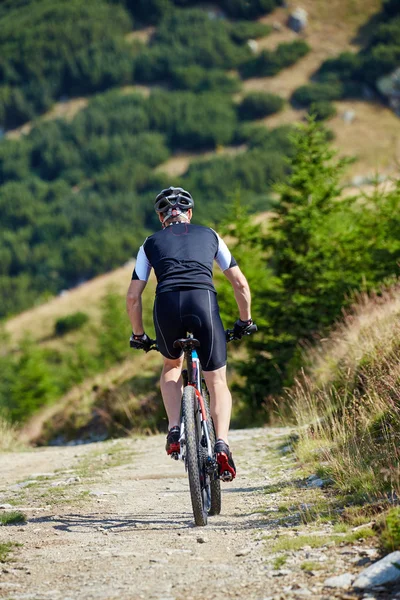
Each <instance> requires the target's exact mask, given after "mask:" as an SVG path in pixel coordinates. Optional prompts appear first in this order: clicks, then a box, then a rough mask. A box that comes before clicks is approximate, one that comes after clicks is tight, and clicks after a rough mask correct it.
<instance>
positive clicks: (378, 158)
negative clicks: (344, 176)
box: [328, 101, 400, 175]
mask: <svg viewBox="0 0 400 600" xmlns="http://www.w3.org/2000/svg"><path fill="white" fill-rule="evenodd" d="M336 108H337V116H336V117H335V118H333V119H331V120H330V121H329V122H328V126H329V127H330V128H331V129H332V130H333V132H334V133H335V136H336V137H335V141H334V144H335V146H336V147H337V148H338V149H339V151H340V153H341V154H346V155H348V156H355V157H356V158H357V159H358V160H357V162H356V163H354V164H353V165H352V166H351V167H350V169H349V173H350V174H353V175H355V174H361V175H365V174H367V173H371V174H373V173H377V172H381V173H382V172H384V173H388V174H393V175H395V174H396V173H398V164H399V161H400V119H399V118H398V117H397V116H396V115H395V114H394V113H393V111H391V110H390V109H389V108H387V107H385V106H383V105H382V104H378V103H374V102H361V101H341V102H337V103H336ZM347 110H354V113H355V118H354V121H353V122H352V123H350V124H349V123H345V122H344V121H343V114H344V113H345V111H347Z"/></svg>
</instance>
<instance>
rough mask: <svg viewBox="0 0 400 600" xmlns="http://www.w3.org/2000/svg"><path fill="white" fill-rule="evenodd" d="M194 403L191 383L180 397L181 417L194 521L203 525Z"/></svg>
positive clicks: (205, 519)
mask: <svg viewBox="0 0 400 600" xmlns="http://www.w3.org/2000/svg"><path fill="white" fill-rule="evenodd" d="M196 404H197V398H196V392H195V390H194V388H193V387H192V386H191V385H188V386H186V387H185V388H184V390H183V398H182V408H183V419H184V423H185V442H186V465H187V470H188V476H189V488H190V497H191V500H192V508H193V515H194V521H195V523H196V525H198V526H200V527H201V526H203V527H204V525H207V513H206V512H205V511H204V508H203V496H202V491H201V484H200V470H199V440H198V436H197V430H196V419H195V405H196Z"/></svg>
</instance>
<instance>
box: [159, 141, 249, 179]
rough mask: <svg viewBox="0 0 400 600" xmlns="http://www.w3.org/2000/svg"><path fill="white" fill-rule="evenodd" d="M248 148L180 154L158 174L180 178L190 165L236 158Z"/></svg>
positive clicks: (173, 157) (161, 168)
mask: <svg viewBox="0 0 400 600" xmlns="http://www.w3.org/2000/svg"><path fill="white" fill-rule="evenodd" d="M246 149H247V146H246V145H245V144H242V145H241V146H220V147H219V148H217V149H216V150H215V151H214V150H212V151H210V152H179V153H177V154H175V155H174V156H172V157H171V158H169V159H168V160H167V161H165V162H164V163H162V164H161V165H159V166H158V167H157V168H156V172H158V173H165V174H166V175H169V176H170V177H180V176H181V175H183V174H184V173H186V171H187V170H188V168H189V166H190V164H191V163H192V162H194V161H198V160H207V159H209V158H215V157H216V156H236V155H237V154H240V153H241V152H245V151H246Z"/></svg>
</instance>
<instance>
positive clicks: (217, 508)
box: [203, 390, 221, 517]
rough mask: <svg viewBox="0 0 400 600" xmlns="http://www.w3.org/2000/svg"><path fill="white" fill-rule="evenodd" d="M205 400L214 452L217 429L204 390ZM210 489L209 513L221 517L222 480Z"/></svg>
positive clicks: (214, 481)
mask: <svg viewBox="0 0 400 600" xmlns="http://www.w3.org/2000/svg"><path fill="white" fill-rule="evenodd" d="M203 398H204V404H205V407H206V414H207V422H208V424H209V428H208V432H209V436H210V441H211V448H212V449H213V450H214V446H215V442H216V439H215V428H214V423H213V420H212V418H211V412H210V401H209V398H208V394H207V393H205V391H204V390H203ZM210 487H211V506H210V510H209V511H208V514H209V515H210V517H212V516H213V515H219V514H220V512H221V480H220V479H213V480H212V481H211V484H210Z"/></svg>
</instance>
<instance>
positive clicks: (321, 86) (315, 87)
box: [292, 82, 343, 106]
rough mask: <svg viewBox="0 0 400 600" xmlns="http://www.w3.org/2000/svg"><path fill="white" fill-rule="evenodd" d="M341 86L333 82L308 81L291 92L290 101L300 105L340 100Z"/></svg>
mask: <svg viewBox="0 0 400 600" xmlns="http://www.w3.org/2000/svg"><path fill="white" fill-rule="evenodd" d="M342 95H343V86H342V84H341V83H339V82H335V83H309V84H307V85H302V86H301V87H299V88H297V90H295V91H294V92H293V95H292V101H293V102H295V103H297V104H300V105H301V106H310V105H311V104H313V103H315V102H321V101H329V100H340V98H341V97H342Z"/></svg>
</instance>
